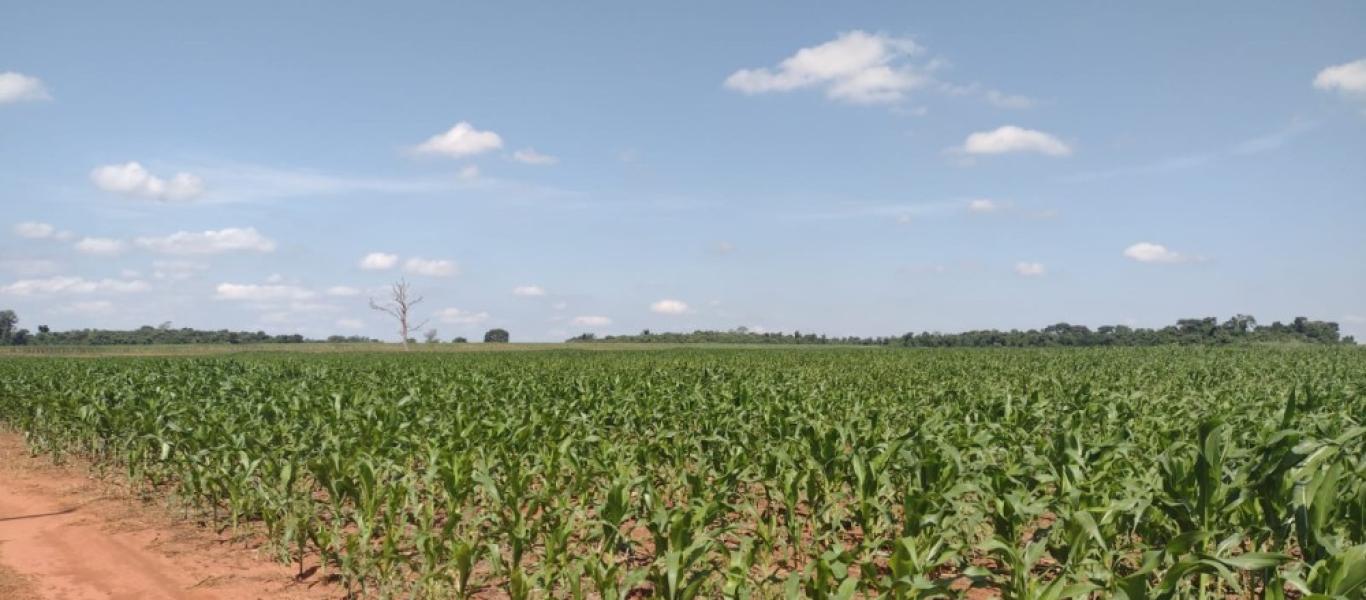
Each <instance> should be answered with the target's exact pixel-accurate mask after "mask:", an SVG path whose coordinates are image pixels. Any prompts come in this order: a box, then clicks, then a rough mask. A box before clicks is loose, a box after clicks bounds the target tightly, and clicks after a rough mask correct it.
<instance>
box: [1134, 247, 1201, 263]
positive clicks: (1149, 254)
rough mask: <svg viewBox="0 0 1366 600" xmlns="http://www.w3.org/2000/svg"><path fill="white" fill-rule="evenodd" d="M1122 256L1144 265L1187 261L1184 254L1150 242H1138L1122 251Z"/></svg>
mask: <svg viewBox="0 0 1366 600" xmlns="http://www.w3.org/2000/svg"><path fill="white" fill-rule="evenodd" d="M1124 256H1125V257H1126V258H1130V259H1133V260H1136V261H1138V262H1145V263H1178V262H1185V261H1186V260H1188V258H1187V257H1186V256H1185V255H1184V254H1181V253H1179V252H1175V251H1172V250H1168V249H1167V247H1166V246H1163V245H1162V244H1154V243H1152V242H1139V243H1137V244H1134V245H1132V246H1129V247H1128V248H1125V249H1124Z"/></svg>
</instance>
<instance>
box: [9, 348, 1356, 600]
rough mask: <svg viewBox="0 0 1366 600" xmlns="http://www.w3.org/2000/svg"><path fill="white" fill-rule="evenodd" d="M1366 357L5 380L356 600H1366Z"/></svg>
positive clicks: (643, 358)
mask: <svg viewBox="0 0 1366 600" xmlns="http://www.w3.org/2000/svg"><path fill="white" fill-rule="evenodd" d="M1364 421H1366V352H1362V351H1360V350H1357V349H1355V348H1290V347H1287V348H1274V347H1268V348H1233V349H1229V348H1224V349H1202V348H1149V349H1087V350H1064V349H1047V350H1002V351H993V350H954V351H947V350H946V351H915V350H887V349H819V350H814V349H813V350H736V349H730V350H724V349H668V350H628V351H578V350H555V351H543V352H525V353H459V354H416V355H401V356H399V355H392V354H373V355H372V354H365V355H358V354H315V355H299V354H294V355H291V354H251V355H236V356H228V357H174V358H151V357H130V358H116V357H102V358H89V359H79V358H62V357H10V358H6V359H3V360H0V422H3V423H4V424H5V426H7V427H9V428H12V429H14V430H16V431H19V432H22V433H23V434H24V435H25V436H26V439H27V441H28V443H29V445H30V448H31V449H32V451H33V452H35V453H41V454H49V455H51V456H53V457H54V458H55V459H57V460H61V459H63V458H65V457H69V456H79V457H82V458H83V459H85V460H89V461H91V462H92V463H93V464H94V465H95V466H96V468H97V469H99V470H100V471H102V472H103V474H104V475H105V476H107V477H110V478H114V479H116V480H118V481H123V482H126V483H128V484H129V485H131V486H133V487H134V488H135V489H136V490H138V491H139V493H141V494H144V495H146V496H148V497H150V498H154V499H156V501H158V502H165V503H167V504H168V505H169V506H171V507H174V509H175V510H178V511H183V514H184V515H185V516H186V518H194V519H203V520H205V521H207V522H210V523H213V524H216V525H217V526H218V527H219V528H221V529H222V530H223V531H225V532H235V533H236V534H237V535H241V536H243V537H244V538H245V537H247V536H255V539H258V540H265V542H264V545H263V546H262V548H263V550H265V551H267V552H269V553H270V554H271V555H272V556H274V557H275V558H277V559H278V560H280V561H282V562H288V563H297V564H298V565H299V568H300V569H302V568H304V566H305V565H311V564H320V565H321V569H322V571H323V572H324V573H327V574H330V575H333V576H336V577H338V578H340V581H341V582H342V584H343V585H344V586H345V589H346V590H348V591H349V592H350V593H352V594H355V595H356V596H362V597H395V598H410V597H411V598H427V597H441V598H446V597H457V598H467V597H477V598H491V597H498V598H504V597H510V598H516V599H521V598H604V599H612V600H622V599H625V598H640V597H651V598H665V599H670V600H678V599H688V598H812V599H818V600H824V599H845V598H890V599H906V598H954V597H972V598H979V597H991V596H1000V597H1003V598H1007V599H1061V598H1126V599H1128V600H1138V599H1146V598H1230V597H1234V598H1315V599H1320V598H1342V599H1360V598H1363V597H1366V530H1364V528H1366V422H1364Z"/></svg>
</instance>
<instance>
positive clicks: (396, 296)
mask: <svg viewBox="0 0 1366 600" xmlns="http://www.w3.org/2000/svg"><path fill="white" fill-rule="evenodd" d="M420 302H422V296H413V295H412V294H411V293H410V291H409V290H408V282H407V281H406V280H404V279H399V280H398V283H395V284H394V286H393V288H392V289H390V290H389V302H386V303H384V304H380V303H378V302H375V299H374V298H371V299H370V308H373V309H375V310H378V311H381V312H386V313H389V316H391V317H393V318H394V319H397V320H398V334H399V336H401V338H400V339H402V340H403V349H404V350H409V349H410V348H408V332H409V331H414V330H417V329H422V327H423V326H424V325H426V324H427V321H426V320H423V321H422V322H421V323H416V324H414V323H409V322H408V320H409V319H410V318H412V311H413V307H414V306H417V305H418V304H419V303H420Z"/></svg>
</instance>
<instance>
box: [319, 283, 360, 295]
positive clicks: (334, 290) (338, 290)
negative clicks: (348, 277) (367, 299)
mask: <svg viewBox="0 0 1366 600" xmlns="http://www.w3.org/2000/svg"><path fill="white" fill-rule="evenodd" d="M327 295H328V296H358V295H360V290H358V289H356V288H353V287H351V286H348V285H334V286H332V287H330V288H327Z"/></svg>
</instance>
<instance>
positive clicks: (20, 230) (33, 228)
mask: <svg viewBox="0 0 1366 600" xmlns="http://www.w3.org/2000/svg"><path fill="white" fill-rule="evenodd" d="M56 233H57V228H56V227H53V226H51V225H48V224H47V223H36V222H33V221H25V222H23V223H19V224H17V225H15V226H14V235H17V236H19V237H21V238H28V239H31V240H41V239H46V238H50V237H52V236H53V235H55V234H56Z"/></svg>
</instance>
